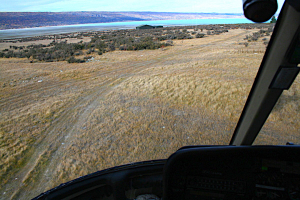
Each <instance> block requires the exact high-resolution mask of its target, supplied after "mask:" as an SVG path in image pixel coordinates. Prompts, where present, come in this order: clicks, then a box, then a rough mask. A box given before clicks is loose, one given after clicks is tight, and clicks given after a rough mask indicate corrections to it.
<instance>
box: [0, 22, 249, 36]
mask: <svg viewBox="0 0 300 200" xmlns="http://www.w3.org/2000/svg"><path fill="white" fill-rule="evenodd" d="M244 23H252V22H251V21H250V20H248V19H246V18H227V19H186V20H158V21H132V22H112V23H93V24H78V25H66V26H50V27H38V28H23V29H8V30H0V39H13V38H22V37H32V36H39V35H53V34H62V33H72V32H85V31H102V30H118V29H133V28H135V27H136V26H139V25H143V24H148V25H162V26H165V27H166V26H192V25H205V24H244Z"/></svg>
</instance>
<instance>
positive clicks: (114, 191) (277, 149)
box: [34, 0, 300, 200]
mask: <svg viewBox="0 0 300 200" xmlns="http://www.w3.org/2000/svg"><path fill="white" fill-rule="evenodd" d="M243 5H244V13H245V16H246V17H248V18H249V19H251V20H253V21H255V22H262V21H266V20H268V19H270V18H271V17H272V16H273V15H274V13H275V12H276V10H277V2H276V1H273V0H253V1H252V0H243ZM299 28H300V2H299V1H296V0H286V2H285V3H284V6H283V8H282V10H281V12H280V15H279V17H278V20H277V23H276V26H275V29H274V32H273V35H272V37H271V40H270V42H269V45H268V47H267V50H266V53H265V55H264V58H263V60H262V63H261V66H260V69H259V71H258V73H257V76H256V78H255V81H254V84H253V86H252V89H251V91H250V94H249V96H248V99H247V102H246V104H245V106H244V109H243V112H242V114H241V117H240V119H239V121H238V123H237V126H236V129H235V131H234V133H233V136H232V138H231V141H230V144H229V145H228V146H187V147H182V148H181V149H179V150H178V151H176V152H175V153H173V154H172V155H171V156H170V157H169V158H168V159H162V160H152V161H145V162H138V163H132V164H128V165H123V166H118V167H113V168H109V169H106V170H102V171H98V172H95V173H93V174H89V175H87V176H83V177H80V178H78V179H75V180H73V181H70V182H67V183H64V184H61V185H59V186H58V187H56V188H53V189H51V190H49V191H47V192H44V193H42V194H41V195H39V196H37V197H36V198H34V199H36V200H42V199H74V200H77V199H94V200H95V199H115V200H117V199H160V198H162V199H164V200H168V199H170V200H174V199H205V200H212V199H213V200H221V199H222V200H223V199H224V200H225V199H291V200H297V199H298V200H299V199H300V157H299V155H300V146H298V145H294V144H292V143H287V145H285V146H251V145H252V144H253V141H254V140H255V138H256V136H257V135H258V133H259V131H260V130H261V128H262V126H263V124H264V123H265V121H266V120H267V118H268V116H269V114H270V112H271V110H272V109H273V107H274V106H275V104H276V102H277V100H278V98H279V97H280V95H281V94H282V92H283V90H287V89H289V87H290V86H291V84H292V83H293V81H294V80H295V78H296V76H297V75H298V73H299V69H300V68H299V67H298V64H299V63H300V29H299ZM143 194H148V198H146V197H145V196H144V197H143V196H140V197H139V195H143Z"/></svg>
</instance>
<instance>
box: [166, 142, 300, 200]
mask: <svg viewBox="0 0 300 200" xmlns="http://www.w3.org/2000/svg"><path fill="white" fill-rule="evenodd" d="M299 153H300V151H299V149H298V148H293V147H290V146H244V147H234V146H232V147H230V146H227V147H222V146H220V147H216V146H215V147H194V148H184V149H181V150H179V151H177V152H176V153H174V154H173V155H172V156H171V157H170V158H169V159H168V161H167V163H166V165H165V172H164V199H182V200H183V199H191V200H192V199H203V200H206V199H207V200H208V199H209V200H210V199H214V200H221V199H222V200H223V199H224V200H225V199H251V200H252V199H292V200H296V199H300V156H299V155H300V154H299Z"/></svg>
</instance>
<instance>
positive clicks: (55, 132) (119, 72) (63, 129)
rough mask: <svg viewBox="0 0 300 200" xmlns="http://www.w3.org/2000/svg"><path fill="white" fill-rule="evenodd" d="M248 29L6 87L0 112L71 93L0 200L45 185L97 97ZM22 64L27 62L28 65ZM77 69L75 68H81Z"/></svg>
mask: <svg viewBox="0 0 300 200" xmlns="http://www.w3.org/2000/svg"><path fill="white" fill-rule="evenodd" d="M250 32H251V31H250V30H237V31H230V32H229V33H225V34H223V35H221V36H211V37H209V38H206V39H205V38H204V39H202V41H201V42H193V40H190V41H188V40H185V41H178V43H177V44H175V46H174V47H170V48H169V49H166V50H164V51H162V50H156V51H149V52H146V51H144V52H143V51H140V52H135V53H134V54H135V55H136V58H135V60H129V59H126V58H124V59H123V60H118V59H117V57H118V54H117V53H118V52H112V53H111V55H108V57H107V58H106V59H102V60H101V59H100V60H95V61H93V62H90V63H87V64H84V65H86V66H87V67H89V69H90V70H92V69H95V71H94V72H91V73H88V72H86V74H88V75H87V76H86V77H85V76H83V77H80V78H76V77H75V78H68V77H67V78H65V79H59V78H58V77H59V76H56V74H53V73H50V72H49V74H50V75H45V76H44V79H43V77H42V76H39V77H37V78H36V79H35V81H37V80H43V82H40V84H39V85H37V84H29V83H28V84H27V85H25V84H24V86H22V87H21V86H20V87H19V88H18V89H15V90H12V91H10V92H9V93H8V94H7V95H6V96H4V97H3V98H1V99H0V108H1V112H11V111H16V110H20V111H22V109H23V108H24V107H26V106H32V105H34V104H36V103H37V104H38V103H40V101H41V99H43V100H45V99H47V98H48V97H55V96H59V95H61V94H63V93H69V92H70V91H71V92H72V96H70V98H69V99H68V101H67V102H68V103H66V104H63V107H62V108H61V109H60V110H59V111H57V114H56V115H55V118H53V119H52V120H51V121H50V122H49V123H50V124H49V126H47V128H46V129H45V130H43V132H42V135H41V136H40V137H39V138H38V139H37V140H36V142H35V143H34V144H33V146H32V147H31V148H32V149H34V151H33V153H32V154H31V155H30V157H29V158H28V159H27V160H26V163H25V164H24V165H23V166H22V168H20V169H19V170H18V171H16V173H15V174H14V175H13V176H11V177H10V179H9V180H8V181H7V183H6V184H5V185H4V187H2V189H1V190H0V192H1V196H2V197H1V198H0V199H28V198H32V197H34V196H36V195H38V194H39V193H41V192H44V191H45V189H49V182H51V179H52V178H53V177H52V174H54V170H55V169H56V166H57V165H58V163H59V162H60V158H61V157H62V156H63V155H64V153H65V149H64V148H65V146H66V145H68V143H69V142H70V138H72V137H74V136H75V135H77V134H79V131H80V130H82V129H85V127H84V124H85V123H87V120H88V117H89V115H90V114H91V112H92V111H93V110H95V109H96V108H97V107H98V106H99V104H100V102H102V101H105V96H106V94H108V93H109V92H111V91H113V90H114V88H115V87H117V86H118V85H120V84H122V83H123V82H124V81H126V80H127V79H128V78H130V77H132V76H134V75H137V74H139V73H143V72H144V71H145V70H147V69H150V68H156V67H161V66H164V65H165V64H166V63H170V62H175V63H176V59H177V58H178V57H182V58H184V57H185V59H186V61H189V60H190V59H193V58H192V57H190V55H193V54H197V53H201V52H202V53H205V51H206V48H207V47H210V48H212V47H213V48H216V49H218V48H222V46H228V45H229V44H232V43H236V42H237V41H238V40H242V38H243V37H244V36H245V35H247V34H249V33H250ZM200 40H201V39H198V41H200ZM114 57H115V58H114ZM185 59H181V62H185V61H184V60H185ZM208 59H210V58H208ZM6 65H9V63H6ZM36 65H38V64H36ZM64 65H66V64H65V63H63V64H62V63H58V64H56V66H55V70H57V69H59V68H64V70H66V71H67V70H68V67H65V66H64ZM26 67H30V65H29V64H27V65H26ZM46 68H47V70H48V71H51V70H52V68H51V65H50V64H49V65H47V67H46ZM75 71H76V70H75ZM77 71H78V72H79V73H80V69H78V70H77ZM57 73H58V72H57ZM72 73H73V72H72ZM35 83H36V82H35ZM24 88H26V90H25V89H24ZM74 93H76V94H74ZM24 99H26V101H24Z"/></svg>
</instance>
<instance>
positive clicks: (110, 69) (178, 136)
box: [0, 29, 300, 199]
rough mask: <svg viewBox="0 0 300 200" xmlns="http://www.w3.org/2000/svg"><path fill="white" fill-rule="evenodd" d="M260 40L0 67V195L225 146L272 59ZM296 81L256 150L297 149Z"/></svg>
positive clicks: (230, 39) (238, 34) (233, 35)
mask: <svg viewBox="0 0 300 200" xmlns="http://www.w3.org/2000/svg"><path fill="white" fill-rule="evenodd" d="M257 31H259V30H255V29H253V30H246V29H234V30H229V32H226V33H223V34H221V35H206V36H205V37H204V38H195V39H190V40H174V41H173V42H174V43H173V44H174V46H169V47H166V48H163V49H158V50H141V51H119V50H116V51H111V52H107V53H105V54H103V55H98V54H96V53H94V54H92V55H93V56H94V60H92V61H91V62H87V63H67V62H66V61H64V62H53V63H29V60H28V59H27V58H23V59H21V58H8V59H7V58H1V60H0V63H1V65H0V71H1V74H0V80H1V85H2V87H1V88H0V97H1V100H0V113H1V117H0V144H1V146H0V155H1V160H0V166H1V167H0V180H1V181H0V182H1V186H0V188H2V189H1V190H0V192H1V194H4V198H9V197H11V198H21V199H22V198H24V197H26V199H27V197H28V198H30V197H34V196H36V195H38V194H39V193H41V192H43V191H45V190H48V189H50V188H52V187H54V186H57V185H58V184H60V183H63V182H66V181H69V180H72V179H74V178H77V177H79V176H82V175H86V174H88V173H91V172H95V171H98V170H101V169H105V168H108V167H112V166H115V165H121V164H126V163H130V162H136V161H142V160H150V159H161V158H167V157H168V156H169V155H170V154H171V153H172V152H174V151H175V150H177V149H178V148H180V147H182V146H184V145H205V144H228V142H229V140H230V138H231V135H232V133H233V131H234V127H235V125H236V122H237V120H238V118H239V115H240V113H241V110H242V108H243V106H244V103H245V101H246V98H247V95H248V93H249V91H250V88H251V85H252V82H253V80H254V77H255V75H256V73H257V70H258V67H259V65H260V62H261V59H262V57H263V54H264V51H265V49H266V46H265V44H264V41H265V40H263V38H258V39H257V40H256V41H251V42H248V44H247V45H244V43H245V40H244V38H245V37H246V36H247V35H251V34H252V33H254V32H257ZM268 37H269V36H266V37H265V38H266V39H268ZM299 81H300V79H299V77H298V78H297V79H296V84H294V85H293V86H292V87H291V89H290V90H289V91H286V92H284V94H283V95H282V97H281V99H280V101H279V102H278V105H277V106H276V108H275V110H274V111H273V112H272V114H271V116H270V117H269V119H268V122H267V123H266V125H265V127H264V128H263V129H262V131H261V134H260V135H259V137H258V138H257V140H256V141H255V143H256V144H285V143H286V142H287V141H289V142H294V143H299V141H300V138H299V128H300V127H299V126H300V122H299V120H300V117H299V108H300V107H299V102H298V101H297V100H298V99H299V92H298V91H299V89H300V88H299V87H300V86H299ZM3 84H5V87H3Z"/></svg>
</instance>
